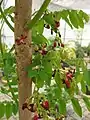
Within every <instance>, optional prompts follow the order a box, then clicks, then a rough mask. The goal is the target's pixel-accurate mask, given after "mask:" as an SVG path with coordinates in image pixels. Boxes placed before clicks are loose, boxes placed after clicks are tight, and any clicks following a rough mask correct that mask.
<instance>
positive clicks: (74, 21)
mask: <svg viewBox="0 0 90 120" xmlns="http://www.w3.org/2000/svg"><path fill="white" fill-rule="evenodd" d="M69 18H70V22H71V23H72V25H73V26H74V27H75V28H77V29H78V27H79V26H78V23H79V21H78V16H77V13H76V11H75V10H71V11H69Z"/></svg>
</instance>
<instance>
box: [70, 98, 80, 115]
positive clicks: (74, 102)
mask: <svg viewBox="0 0 90 120" xmlns="http://www.w3.org/2000/svg"><path fill="white" fill-rule="evenodd" d="M71 101H72V106H73V109H74V111H75V112H76V113H77V114H78V115H79V116H80V117H82V108H81V106H80V104H79V102H78V99H77V98H72V99H71Z"/></svg>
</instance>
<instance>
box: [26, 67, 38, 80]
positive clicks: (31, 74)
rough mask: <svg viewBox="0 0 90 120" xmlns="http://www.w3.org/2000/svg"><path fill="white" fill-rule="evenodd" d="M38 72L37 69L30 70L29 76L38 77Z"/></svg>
mask: <svg viewBox="0 0 90 120" xmlns="http://www.w3.org/2000/svg"><path fill="white" fill-rule="evenodd" d="M37 74H38V71H37V70H30V69H29V70H28V77H29V78H32V77H36V76H37Z"/></svg>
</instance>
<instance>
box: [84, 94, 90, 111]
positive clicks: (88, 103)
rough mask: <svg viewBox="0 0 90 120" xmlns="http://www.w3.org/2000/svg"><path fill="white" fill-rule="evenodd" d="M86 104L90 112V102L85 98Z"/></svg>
mask: <svg viewBox="0 0 90 120" xmlns="http://www.w3.org/2000/svg"><path fill="white" fill-rule="evenodd" d="M83 100H84V103H85V104H86V107H87V109H88V110H89V111H90V100H89V99H88V98H87V97H85V96H83Z"/></svg>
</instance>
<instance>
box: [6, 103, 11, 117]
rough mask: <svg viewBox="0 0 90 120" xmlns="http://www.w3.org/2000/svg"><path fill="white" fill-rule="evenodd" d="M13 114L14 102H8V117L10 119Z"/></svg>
mask: <svg viewBox="0 0 90 120" xmlns="http://www.w3.org/2000/svg"><path fill="white" fill-rule="evenodd" d="M11 116H12V103H10V102H7V103H6V118H7V119H9V118H10V117H11Z"/></svg>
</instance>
